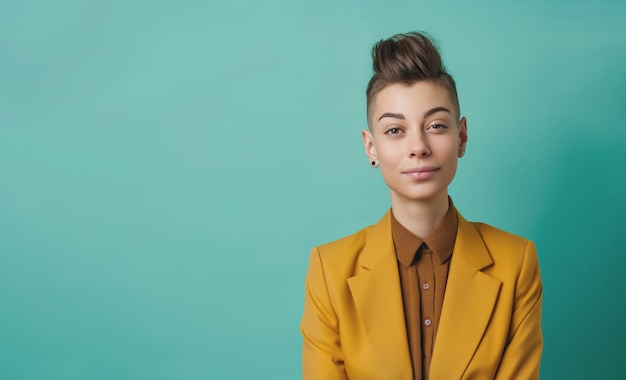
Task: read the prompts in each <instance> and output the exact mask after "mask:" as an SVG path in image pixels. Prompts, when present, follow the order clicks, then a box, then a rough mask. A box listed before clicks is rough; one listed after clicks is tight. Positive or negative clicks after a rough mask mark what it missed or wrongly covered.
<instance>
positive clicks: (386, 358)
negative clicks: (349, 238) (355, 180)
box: [348, 211, 413, 380]
mask: <svg viewBox="0 0 626 380" xmlns="http://www.w3.org/2000/svg"><path fill="white" fill-rule="evenodd" d="M390 213H391V211H388V212H387V213H386V214H385V216H383V218H382V219H381V220H380V221H379V222H378V223H377V224H375V225H374V226H372V227H371V228H370V230H369V231H368V232H367V236H366V242H365V246H364V248H363V250H362V251H361V254H360V258H359V263H358V264H359V265H360V266H361V267H362V268H364V269H366V270H365V271H362V272H361V273H360V274H359V275H357V276H354V277H351V278H349V279H348V286H349V287H350V291H351V293H352V297H353V299H354V302H355V304H356V307H357V311H358V314H359V317H360V319H361V323H362V325H363V329H364V330H365V334H366V336H367V340H368V342H369V344H370V347H371V348H372V350H373V351H374V355H375V357H376V358H377V359H378V364H379V366H380V367H381V369H382V371H383V373H384V374H385V378H386V379H398V380H404V379H406V380H411V379H413V369H412V366H411V358H410V356H409V344H408V340H407V336H406V325H405V322H404V308H403V306H402V291H401V289H400V276H399V274H398V260H397V259H396V255H395V251H394V247H393V238H392V236H391V219H390V216H391V214H390Z"/></svg>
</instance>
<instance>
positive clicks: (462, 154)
mask: <svg viewBox="0 0 626 380" xmlns="http://www.w3.org/2000/svg"><path fill="white" fill-rule="evenodd" d="M464 155H465V149H463V150H461V151H459V158H461V157H463V156H464Z"/></svg>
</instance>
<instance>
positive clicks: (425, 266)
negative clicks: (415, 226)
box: [391, 200, 458, 380]
mask: <svg viewBox="0 0 626 380" xmlns="http://www.w3.org/2000/svg"><path fill="white" fill-rule="evenodd" d="M449 204H450V206H449V208H448V212H447V213H446V215H445V216H444V217H443V220H442V221H441V223H440V224H439V225H438V226H437V227H436V228H435V230H434V231H433V232H432V233H431V234H430V236H428V237H427V238H426V239H425V240H422V239H420V238H418V237H417V236H415V235H413V234H412V233H411V232H410V231H409V230H407V229H406V228H405V227H404V226H402V225H401V224H400V222H398V221H397V220H396V218H395V217H394V216H393V212H392V213H391V233H392V236H393V242H394V245H395V249H396V256H397V258H398V271H399V273H400V285H401V287H402V301H403V303H404V318H405V322H406V330H407V338H408V341H409V351H410V354H411V362H412V364H413V378H414V379H415V380H421V379H424V380H427V379H428V371H429V369H430V361H431V358H432V353H433V347H434V344H435V338H436V335H437V326H438V325H439V317H440V316H441V309H442V307H443V295H444V293H445V291H446V281H447V279H448V268H449V266H450V257H451V256H452V250H453V249H454V241H455V239H456V230H457V223H458V221H457V215H456V209H455V208H454V205H453V204H452V200H450V201H449Z"/></svg>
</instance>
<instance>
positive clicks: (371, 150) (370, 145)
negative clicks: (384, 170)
mask: <svg viewBox="0 0 626 380" xmlns="http://www.w3.org/2000/svg"><path fill="white" fill-rule="evenodd" d="M361 137H362V138H363V147H364V148H365V154H366V155H367V157H368V158H369V159H370V162H371V161H376V160H378V155H377V154H376V147H374V136H372V133H371V132H370V131H366V130H365V129H364V130H363V131H361Z"/></svg>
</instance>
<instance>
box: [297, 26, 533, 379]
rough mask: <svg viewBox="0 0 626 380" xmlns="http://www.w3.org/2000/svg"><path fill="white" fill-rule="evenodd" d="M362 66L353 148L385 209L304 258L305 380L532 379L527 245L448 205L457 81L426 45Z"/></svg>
mask: <svg viewBox="0 0 626 380" xmlns="http://www.w3.org/2000/svg"><path fill="white" fill-rule="evenodd" d="M372 57H373V67H374V75H373V76H372V78H371V80H370V82H369V85H368V87H367V92H366V94H367V121H368V129H367V130H364V131H363V132H362V139H363V144H364V147H365V153H366V154H367V157H368V159H369V164H370V165H371V166H372V167H374V168H378V169H380V171H381V174H382V177H383V179H384V181H385V183H386V185H387V186H388V187H389V192H390V197H391V208H390V210H389V211H388V212H386V214H385V215H384V216H383V217H382V219H380V221H379V222H378V223H376V224H375V225H372V226H369V227H366V228H364V229H362V230H360V231H358V232H356V233H355V234H353V235H350V236H348V237H345V238H342V239H340V240H337V241H334V242H331V243H328V244H324V245H320V246H318V247H315V248H313V249H312V251H311V253H310V261H309V266H308V270H307V274H306V281H305V288H306V291H305V300H304V314H303V317H302V322H301V328H300V330H301V333H302V337H303V349H302V372H303V373H302V374H303V379H305V380H306V379H321V380H334V379H393V380H398V379H431V380H439V379H445V380H452V379H494V378H495V379H507V380H510V379H537V378H538V377H539V366H540V361H541V355H542V349H543V338H542V332H541V302H542V284H541V278H540V272H539V263H538V258H537V253H536V249H535V245H534V244H533V242H532V241H529V240H527V239H525V238H522V237H519V236H516V235H513V234H510V233H507V232H504V231H502V230H499V229H497V228H495V227H492V226H490V225H487V224H483V223H475V222H468V221H466V220H465V219H464V218H463V216H462V215H461V214H460V213H459V212H458V211H457V210H456V208H455V206H454V204H453V202H452V199H451V198H450V196H449V195H448V185H449V184H450V183H451V181H452V179H453V178H454V176H455V173H456V170H457V161H458V159H459V158H461V157H463V155H464V154H465V149H466V144H467V120H466V118H465V117H461V116H460V115H461V114H460V108H459V102H458V98H457V91H456V85H455V82H454V80H453V79H452V77H451V76H450V75H449V74H448V73H447V72H446V70H445V68H444V66H443V63H442V60H441V56H440V54H439V52H438V50H437V48H436V47H435V45H434V42H433V41H432V38H431V37H430V36H429V35H427V34H425V33H418V32H411V33H406V34H398V35H395V36H393V37H391V38H389V39H386V40H382V41H380V42H378V43H376V44H375V45H374V47H373V50H372Z"/></svg>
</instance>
